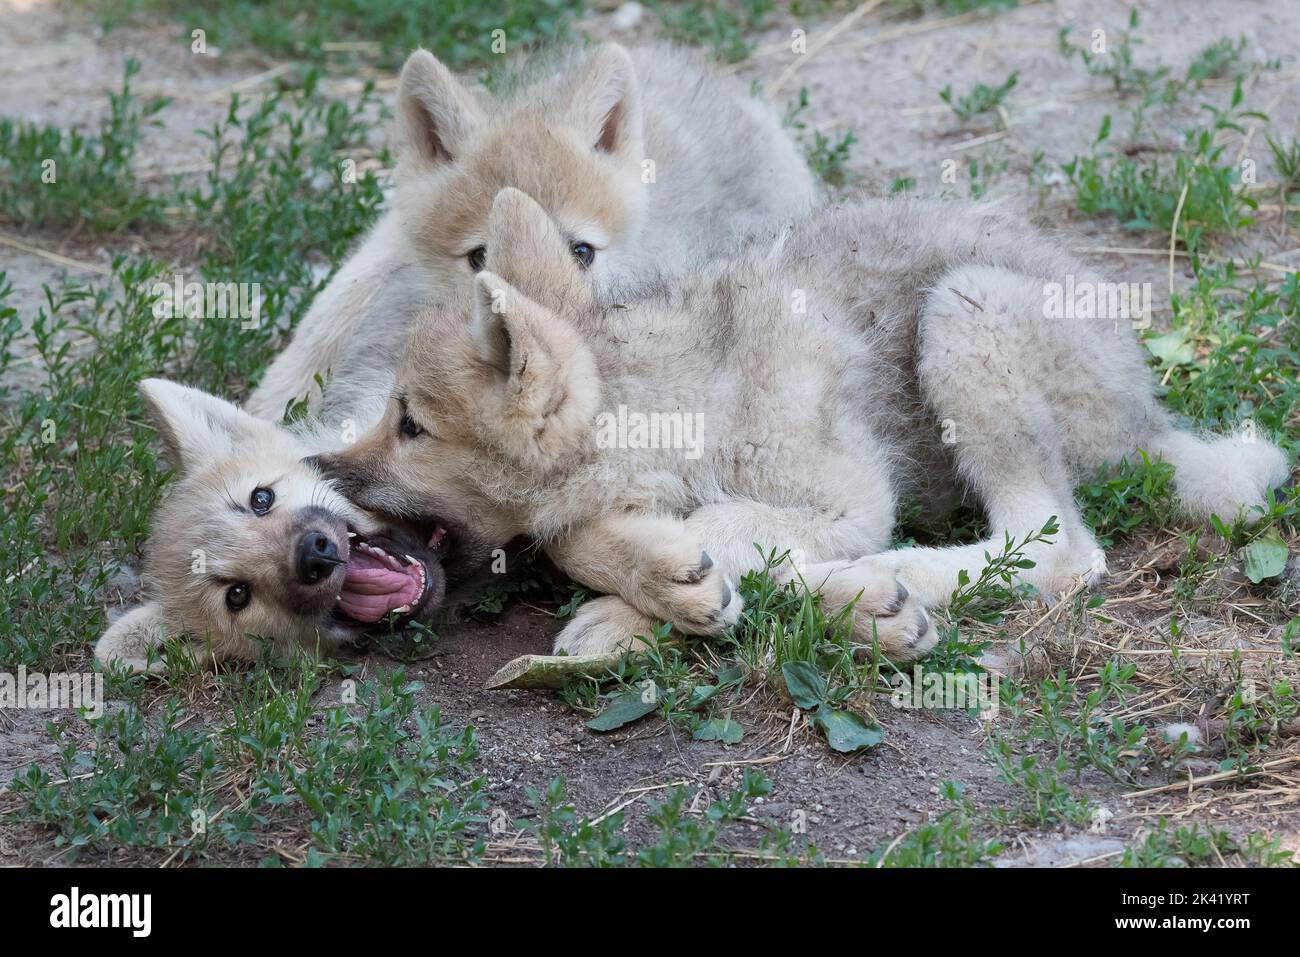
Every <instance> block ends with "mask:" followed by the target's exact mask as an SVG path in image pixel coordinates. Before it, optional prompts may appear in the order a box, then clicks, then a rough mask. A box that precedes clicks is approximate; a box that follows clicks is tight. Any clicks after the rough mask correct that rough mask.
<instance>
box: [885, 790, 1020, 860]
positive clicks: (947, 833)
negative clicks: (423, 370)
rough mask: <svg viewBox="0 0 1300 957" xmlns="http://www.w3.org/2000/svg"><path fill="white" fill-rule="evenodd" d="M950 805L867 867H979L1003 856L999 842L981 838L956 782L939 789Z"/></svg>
mask: <svg viewBox="0 0 1300 957" xmlns="http://www.w3.org/2000/svg"><path fill="white" fill-rule="evenodd" d="M940 791H941V793H942V794H943V796H944V798H945V799H947V800H948V801H949V802H950V803H951V804H952V807H950V808H949V809H948V810H946V811H944V812H943V813H941V814H940V815H939V816H938V817H936V818H935V819H934V820H931V821H927V822H926V823H924V824H922V825H921V826H920V827H917V828H915V829H913V830H911V831H908V832H907V833H906V834H905V835H903V836H902V837H901V838H899V839H895V840H892V841H889V842H888V843H886V844H885V845H883V846H881V847H880V848H879V849H878V850H876V851H875V852H874V853H873V854H872V855H871V857H870V858H869V859H868V861H867V864H868V866H870V867H982V866H988V865H989V864H991V863H992V860H993V859H994V858H995V857H997V856H998V855H999V854H1001V853H1002V851H1003V850H1004V846H1003V844H1002V843H1001V842H999V841H997V840H994V839H990V838H985V837H981V836H980V835H979V832H978V828H979V826H980V825H979V823H978V821H977V818H978V815H977V814H976V813H975V809H974V808H973V807H972V806H971V803H970V802H969V801H967V800H966V798H965V797H964V796H963V794H962V787H961V785H960V784H958V783H957V782H955V781H944V782H943V784H942V785H940Z"/></svg>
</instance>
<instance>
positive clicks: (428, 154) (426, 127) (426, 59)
mask: <svg viewBox="0 0 1300 957" xmlns="http://www.w3.org/2000/svg"><path fill="white" fill-rule="evenodd" d="M397 117H398V128H399V131H400V134H401V138H402V141H403V143H404V145H405V146H406V147H407V148H408V149H409V150H410V152H411V155H413V156H415V157H417V158H418V159H419V160H420V161H421V162H422V163H425V164H427V165H439V164H441V163H450V162H453V161H454V160H455V159H456V158H457V157H458V156H459V155H460V149H461V147H462V146H463V145H464V142H465V139H466V138H467V137H468V136H469V134H470V133H471V132H472V131H473V129H474V128H475V127H476V126H478V125H479V124H480V123H481V122H482V121H483V111H482V110H481V109H480V108H479V105H478V102H477V101H476V100H475V99H474V95H473V94H472V93H470V91H469V90H467V89H465V87H464V86H463V85H462V84H461V82H460V81H459V80H457V79H456V77H455V76H453V75H452V72H451V71H450V70H448V69H447V68H446V67H445V66H443V65H442V64H441V63H440V62H439V61H438V58H437V57H435V56H434V55H433V54H432V53H430V52H429V51H428V50H416V51H415V52H414V53H412V54H411V55H410V56H409V57H407V60H406V65H405V66H404V67H402V78H401V80H400V81H398V85H397Z"/></svg>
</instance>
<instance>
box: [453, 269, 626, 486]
mask: <svg viewBox="0 0 1300 957" xmlns="http://www.w3.org/2000/svg"><path fill="white" fill-rule="evenodd" d="M470 334H471V336H472V337H473V340H474V344H475V347H476V348H477V350H478V353H479V357H480V358H481V359H482V360H483V362H484V364H486V365H487V366H489V367H490V368H491V369H492V370H493V375H494V378H495V386H494V387H493V388H490V389H489V390H488V392H487V394H486V395H484V397H483V401H482V404H481V408H482V415H483V418H484V422H485V423H486V424H487V425H488V428H489V430H490V432H491V433H492V437H493V440H494V441H495V442H496V443H497V444H498V445H499V446H500V447H501V448H502V449H503V450H504V451H506V452H507V453H509V454H511V455H512V456H514V457H515V458H516V459H517V460H519V461H520V462H521V463H523V464H524V465H526V466H546V465H549V464H551V463H552V462H553V461H554V457H555V456H557V455H560V454H562V453H564V452H567V451H572V449H573V448H574V447H575V446H576V445H578V444H580V443H581V442H582V441H583V439H584V438H585V437H587V436H589V435H590V432H591V429H590V426H591V420H592V417H593V416H594V415H595V414H596V406H597V405H598V404H599V401H600V393H601V383H600V377H599V375H598V373H597V370H596V360H595V357H594V356H593V355H592V354H591V350H590V349H588V348H587V345H586V343H584V342H583V341H582V337H581V336H580V335H579V334H578V333H577V331H576V330H575V329H574V328H573V327H572V326H571V325H569V324H568V323H567V322H565V321H564V320H563V319H561V318H560V317H559V316H557V315H555V314H554V313H551V312H549V311H547V310H546V309H544V308H543V307H541V306H539V305H538V304H537V303H535V302H532V301H531V300H529V299H528V298H527V297H525V296H524V295H522V294H521V293H520V292H519V291H518V290H516V289H515V288H514V287H512V286H511V285H510V284H509V283H507V282H506V281H505V280H504V279H502V278H501V277H500V276H497V275H496V274H495V273H490V272H487V271H486V270H485V271H483V272H481V273H479V274H478V275H477V276H476V277H474V320H473V322H472V324H471V327H470Z"/></svg>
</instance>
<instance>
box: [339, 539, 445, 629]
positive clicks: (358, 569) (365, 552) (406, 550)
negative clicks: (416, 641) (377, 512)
mask: <svg viewBox="0 0 1300 957" xmlns="http://www.w3.org/2000/svg"><path fill="white" fill-rule="evenodd" d="M433 544H434V545H435V546H436V543H433ZM343 557H344V561H345V563H346V566H347V567H346V570H345V572H344V577H343V584H342V586H341V587H340V589H339V595H338V603H337V604H336V605H335V606H334V617H335V618H337V619H339V620H341V621H343V622H345V623H347V624H352V625H356V626H361V627H366V626H370V625H375V624H378V623H379V622H381V621H390V622H392V623H393V624H397V625H401V624H405V623H406V622H407V621H410V620H411V619H412V618H414V617H415V616H416V615H417V614H419V613H420V611H421V610H422V609H423V608H424V607H425V606H426V605H428V604H429V603H430V601H432V602H433V603H434V604H435V605H437V604H440V603H441V602H442V598H443V591H444V588H445V585H444V581H443V574H442V566H441V559H440V555H439V549H437V548H436V547H430V546H425V547H424V548H416V547H409V546H403V545H402V543H400V542H398V541H396V540H394V539H391V538H386V537H378V536H372V537H370V538H365V537H363V536H361V535H360V534H359V533H358V532H356V531H354V530H352V529H349V530H348V543H347V548H346V551H345V553H344V556H343Z"/></svg>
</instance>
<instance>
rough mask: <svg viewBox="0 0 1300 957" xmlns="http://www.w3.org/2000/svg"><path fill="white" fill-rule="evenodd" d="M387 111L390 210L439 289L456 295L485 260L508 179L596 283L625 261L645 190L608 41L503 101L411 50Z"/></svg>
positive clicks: (631, 85)
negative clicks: (395, 134) (396, 159)
mask: <svg viewBox="0 0 1300 957" xmlns="http://www.w3.org/2000/svg"><path fill="white" fill-rule="evenodd" d="M397 114H398V120H399V133H400V137H401V141H402V145H401V161H400V164H399V167H398V191H397V200H396V206H397V208H398V209H399V210H400V211H401V215H402V217H403V224H404V228H405V229H406V231H407V234H408V236H409V237H410V239H411V242H412V245H413V247H414V248H415V249H416V250H418V251H419V254H420V258H421V261H422V262H424V263H425V264H426V265H428V266H429V267H430V268H431V269H432V270H433V273H434V275H435V277H436V281H437V288H438V289H439V290H440V291H445V290H449V289H456V290H458V291H466V290H467V289H468V287H469V282H470V278H471V277H472V276H473V275H474V274H475V273H477V272H479V271H481V270H482V269H483V268H484V264H485V262H486V255H487V250H488V248H489V243H488V236H487V220H488V213H489V212H490V210H491V208H492V199H493V197H494V196H496V194H497V192H498V191H499V190H501V189H504V188H505V187H508V186H513V187H516V188H518V189H521V190H523V191H524V192H526V193H528V194H529V195H530V196H532V197H533V198H534V199H535V200H536V201H537V202H538V203H540V204H541V206H542V207H543V208H544V209H545V210H546V211H547V212H548V213H549V214H550V215H551V217H552V218H553V219H554V220H555V221H556V223H558V224H559V227H560V230H561V233H562V234H563V236H564V240H565V244H566V246H567V247H568V250H569V255H570V256H571V257H572V258H573V260H574V262H576V263H578V264H579V266H580V267H581V268H582V269H583V270H584V271H585V272H586V273H587V275H588V277H589V278H590V279H593V280H595V281H596V282H597V283H598V284H601V285H606V284H609V283H613V282H616V281H617V280H618V279H619V278H620V277H622V276H623V275H625V273H626V271H627V270H628V268H629V266H630V265H631V264H632V263H633V262H634V261H635V258H636V256H637V249H636V246H637V235H638V232H639V230H640V227H641V223H642V221H643V218H644V213H645V207H646V196H647V186H646V183H645V180H644V178H643V170H642V165H643V163H644V162H645V158H644V148H643V145H642V114H641V100H640V92H639V87H638V83H637V77H636V71H635V68H634V67H633V64H632V60H631V58H630V57H629V56H628V53H627V51H626V50H625V49H623V48H622V47H621V46H619V45H618V44H615V43H605V44H601V45H599V46H597V47H595V48H593V49H592V50H590V51H583V52H581V53H575V54H571V55H570V59H569V61H568V62H566V63H564V64H563V65H562V66H561V68H559V69H557V70H555V71H554V72H553V73H551V74H550V75H549V76H547V77H546V78H545V79H543V80H540V81H538V82H536V83H532V84H529V85H525V86H524V87H522V88H521V89H520V90H519V91H518V92H516V93H514V94H511V95H507V96H505V97H503V98H501V99H487V98H483V97H480V96H478V95H476V94H474V93H472V92H470V91H469V90H468V89H466V88H465V87H464V86H463V85H462V84H461V83H460V82H459V81H458V80H457V79H456V78H455V77H454V76H453V75H452V73H451V72H450V71H449V70H448V69H447V68H446V67H445V66H443V65H442V64H441V63H440V62H438V60H437V59H436V58H435V57H434V56H433V54H431V53H429V52H428V51H426V50H417V51H416V52H415V53H413V54H411V56H410V58H409V59H408V60H407V61H406V65H405V67H403V69H402V77H401V81H400V84H399V87H398V94H397Z"/></svg>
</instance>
